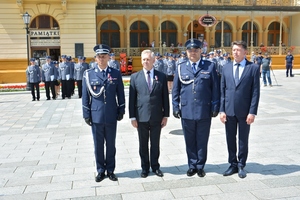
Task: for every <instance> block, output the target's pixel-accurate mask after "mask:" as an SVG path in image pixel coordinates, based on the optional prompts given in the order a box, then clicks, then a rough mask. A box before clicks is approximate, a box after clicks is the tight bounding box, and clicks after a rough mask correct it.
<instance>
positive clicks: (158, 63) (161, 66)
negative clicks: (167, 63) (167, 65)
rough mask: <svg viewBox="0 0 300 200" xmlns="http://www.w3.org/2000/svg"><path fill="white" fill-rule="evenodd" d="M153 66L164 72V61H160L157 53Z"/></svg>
mask: <svg viewBox="0 0 300 200" xmlns="http://www.w3.org/2000/svg"><path fill="white" fill-rule="evenodd" d="M153 66H154V69H155V70H157V71H160V72H162V73H164V62H163V61H162V59H161V56H160V54H159V53H156V54H155V62H154V64H153Z"/></svg>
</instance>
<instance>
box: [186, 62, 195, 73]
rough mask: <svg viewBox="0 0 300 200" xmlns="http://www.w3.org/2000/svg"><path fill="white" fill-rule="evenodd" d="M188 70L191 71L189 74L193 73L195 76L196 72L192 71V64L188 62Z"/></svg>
mask: <svg viewBox="0 0 300 200" xmlns="http://www.w3.org/2000/svg"><path fill="white" fill-rule="evenodd" d="M186 70H187V71H189V72H191V73H192V74H194V71H193V69H192V66H191V63H190V62H187V64H186Z"/></svg>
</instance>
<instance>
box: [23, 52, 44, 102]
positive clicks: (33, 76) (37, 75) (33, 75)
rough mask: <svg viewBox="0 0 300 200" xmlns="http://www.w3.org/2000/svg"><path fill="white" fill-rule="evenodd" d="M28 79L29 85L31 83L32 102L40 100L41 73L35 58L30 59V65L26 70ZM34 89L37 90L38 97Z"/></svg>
mask: <svg viewBox="0 0 300 200" xmlns="http://www.w3.org/2000/svg"><path fill="white" fill-rule="evenodd" d="M26 79H27V83H29V86H30V90H31V95H32V101H35V99H37V100H38V101H39V100H40V85H39V84H40V82H41V71H40V68H39V66H37V65H36V64H35V58H30V65H29V66H28V67H27V69H26ZM34 88H35V89H36V95H35V92H34Z"/></svg>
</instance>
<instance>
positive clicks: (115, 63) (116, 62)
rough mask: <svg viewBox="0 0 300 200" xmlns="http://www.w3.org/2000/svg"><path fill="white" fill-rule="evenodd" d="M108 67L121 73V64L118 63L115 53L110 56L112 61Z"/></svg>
mask: <svg viewBox="0 0 300 200" xmlns="http://www.w3.org/2000/svg"><path fill="white" fill-rule="evenodd" d="M108 66H109V67H111V68H114V69H117V70H119V71H120V63H119V62H118V61H116V57H115V54H114V53H111V54H110V60H109V61H108Z"/></svg>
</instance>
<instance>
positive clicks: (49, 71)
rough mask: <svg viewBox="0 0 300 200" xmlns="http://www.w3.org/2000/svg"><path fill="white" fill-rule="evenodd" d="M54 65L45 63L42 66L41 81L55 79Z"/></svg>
mask: <svg viewBox="0 0 300 200" xmlns="http://www.w3.org/2000/svg"><path fill="white" fill-rule="evenodd" d="M56 71H57V70H56V69H55V66H54V65H53V64H48V63H45V64H43V66H42V81H43V82H50V81H56V80H57V73H56Z"/></svg>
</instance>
